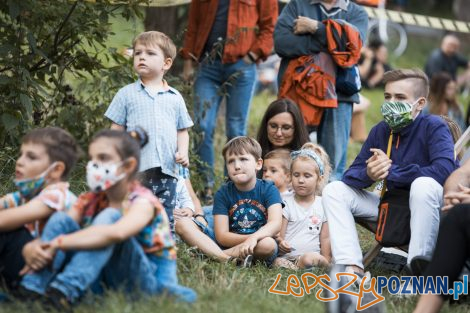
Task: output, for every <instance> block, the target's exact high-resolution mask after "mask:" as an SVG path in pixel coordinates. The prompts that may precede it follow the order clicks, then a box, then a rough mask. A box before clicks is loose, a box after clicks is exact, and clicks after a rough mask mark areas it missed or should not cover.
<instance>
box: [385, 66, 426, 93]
mask: <svg viewBox="0 0 470 313" xmlns="http://www.w3.org/2000/svg"><path fill="white" fill-rule="evenodd" d="M404 79H412V80H413V81H414V83H415V84H414V85H415V94H414V96H415V97H417V98H419V97H425V98H427V97H428V95H429V79H428V76H427V75H426V74H425V73H424V72H423V71H422V70H420V69H418V68H412V69H408V68H405V69H398V70H392V71H388V72H385V74H384V77H383V83H384V84H387V83H390V82H395V81H398V80H404Z"/></svg>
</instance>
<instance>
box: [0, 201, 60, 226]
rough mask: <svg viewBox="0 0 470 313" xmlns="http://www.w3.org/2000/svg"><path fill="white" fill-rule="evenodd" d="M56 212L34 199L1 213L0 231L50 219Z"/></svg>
mask: <svg viewBox="0 0 470 313" xmlns="http://www.w3.org/2000/svg"><path fill="white" fill-rule="evenodd" d="M53 212H54V211H53V210H52V209H51V208H49V207H48V206H47V205H45V204H44V203H43V202H42V201H40V200H37V199H33V200H31V201H29V202H27V203H25V204H23V205H21V206H19V207H16V208H9V209H7V210H2V211H0V231H10V230H14V229H17V228H19V227H21V226H23V225H24V224H27V223H31V222H34V221H37V220H41V219H43V218H46V217H48V216H49V215H51V214H52V213H53Z"/></svg>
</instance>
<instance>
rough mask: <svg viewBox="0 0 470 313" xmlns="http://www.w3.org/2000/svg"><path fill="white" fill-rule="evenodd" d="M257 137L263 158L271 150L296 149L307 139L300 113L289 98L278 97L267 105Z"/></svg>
mask: <svg viewBox="0 0 470 313" xmlns="http://www.w3.org/2000/svg"><path fill="white" fill-rule="evenodd" d="M257 137H258V142H259V144H260V145H261V148H262V149H263V154H262V157H263V158H264V156H265V155H266V153H268V152H269V151H271V150H274V149H277V148H286V149H289V150H298V149H300V147H302V145H303V144H304V143H306V142H308V141H309V140H308V132H307V128H306V126H305V123H304V119H303V116H302V113H301V112H300V110H299V107H298V106H297V105H296V104H295V103H294V102H293V101H291V100H289V99H278V100H275V101H274V102H272V103H271V104H270V105H269V106H268V108H267V109H266V112H265V113H264V116H263V119H262V120H261V124H260V127H259V130H258V136H257Z"/></svg>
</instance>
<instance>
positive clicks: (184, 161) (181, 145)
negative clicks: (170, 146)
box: [175, 128, 189, 167]
mask: <svg viewBox="0 0 470 313" xmlns="http://www.w3.org/2000/svg"><path fill="white" fill-rule="evenodd" d="M176 140H177V144H178V151H177V152H176V155H175V160H176V163H178V164H181V165H183V166H185V167H187V166H188V165H189V156H188V149H189V132H188V129H187V128H185V129H180V130H178V133H177V139H176Z"/></svg>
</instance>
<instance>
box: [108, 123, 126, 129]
mask: <svg viewBox="0 0 470 313" xmlns="http://www.w3.org/2000/svg"><path fill="white" fill-rule="evenodd" d="M111 129H114V130H126V127H124V126H122V125H119V124H116V123H112V124H111Z"/></svg>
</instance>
